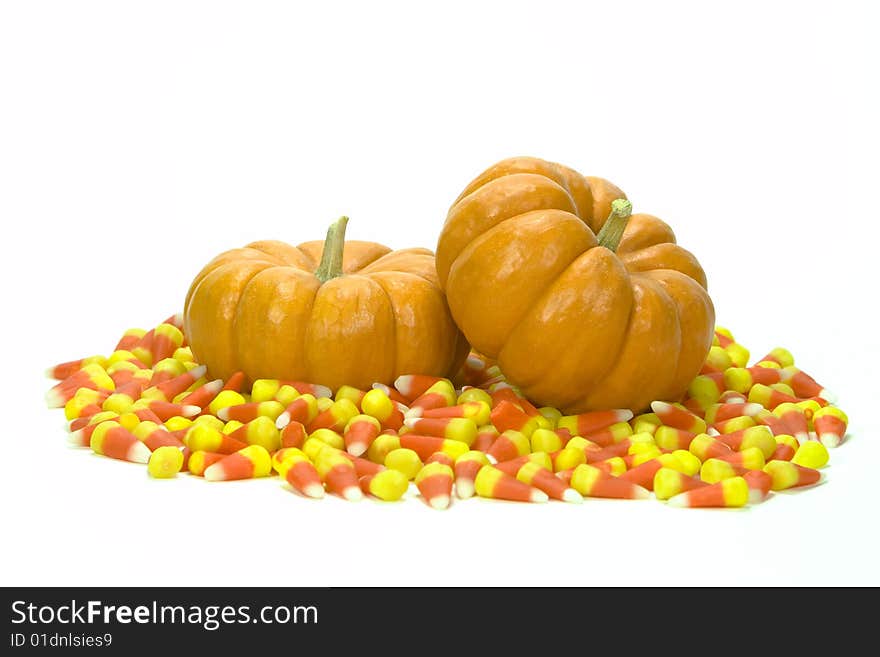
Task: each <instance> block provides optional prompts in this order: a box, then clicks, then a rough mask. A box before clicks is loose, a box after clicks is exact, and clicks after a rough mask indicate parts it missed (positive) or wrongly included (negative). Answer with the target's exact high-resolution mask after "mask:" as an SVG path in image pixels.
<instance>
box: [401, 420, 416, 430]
mask: <svg viewBox="0 0 880 657" xmlns="http://www.w3.org/2000/svg"><path fill="white" fill-rule="evenodd" d="M418 421H419V418H417V417H404V418H403V423H404V424H405V425H406V426H408V427H409V428H410V429H412V428H413V427H414V426H415V425H416V422H418Z"/></svg>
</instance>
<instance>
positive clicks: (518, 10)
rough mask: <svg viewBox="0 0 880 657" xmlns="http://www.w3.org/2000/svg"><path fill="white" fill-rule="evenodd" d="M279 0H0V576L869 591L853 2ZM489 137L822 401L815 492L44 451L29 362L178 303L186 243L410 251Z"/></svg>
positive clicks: (6, 580)
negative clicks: (684, 263)
mask: <svg viewBox="0 0 880 657" xmlns="http://www.w3.org/2000/svg"><path fill="white" fill-rule="evenodd" d="M299 4H300V3H286V2H278V3H270V2H247V3H244V2H242V3H226V2H204V3H199V2H179V1H177V2H153V3H147V4H144V3H125V2H80V3H67V2H58V3H49V2H8V3H3V5H2V8H0V218H2V224H3V232H4V238H3V245H4V248H3V251H2V253H3V257H2V259H0V263H2V265H0V266H2V268H3V271H2V277H3V281H4V287H3V294H4V296H5V298H6V299H5V303H6V312H4V313H3V321H2V331H3V337H2V340H3V344H5V345H6V352H5V357H4V373H3V376H2V377H0V381H2V383H0V385H2V396H0V399H2V400H3V402H2V403H3V417H4V425H3V428H4V430H3V437H2V440H0V459H2V464H3V468H2V477H0V487H2V488H0V492H2V497H0V500H2V501H0V514H2V515H0V522H2V526H3V534H4V539H3V541H2V542H0V551H2V558H0V584H6V585H10V584H23V585H44V584H114V585H115V584H123V585H137V584H159V585H162V584H188V585H196V584H235V585H244V584H255V585H267V584H292V585H298V584H303V585H342V584H349V585H385V584H404V585H423V584H441V585H442V584H480V585H488V584H499V585H504V584H518V585H522V584H526V585H532V584H581V585H585V584H611V585H614V584H620V585H625V584H642V585H643V584H873V585H877V584H880V566H878V563H880V561H878V560H877V558H876V555H877V554H878V551H880V535H878V531H880V530H878V524H877V509H878V503H880V500H878V495H877V491H878V485H877V479H876V472H877V468H878V467H880V460H878V459H880V448H878V444H880V441H878V437H877V435H876V433H877V428H878V424H877V419H876V418H877V395H878V394H880V390H878V386H877V373H876V372H875V370H876V369H877V368H878V362H877V357H878V355H880V348H878V346H880V338H878V336H877V326H878V319H880V317H878V311H877V301H876V299H877V292H876V289H875V288H876V285H877V283H878V276H877V274H876V270H875V267H876V260H877V246H876V243H877V236H878V228H877V222H878V219H880V217H878V214H880V213H878V211H877V182H876V181H877V172H878V158H877V153H878V130H877V120H876V117H877V116H878V115H880V104H878V92H877V89H878V87H877V83H876V62H877V61H880V52H878V46H877V40H876V34H875V33H876V29H877V25H878V23H877V13H876V8H875V7H874V6H872V3H869V2H836V3H834V4H833V5H825V4H813V3H806V2H803V3H782V2H766V1H764V2H754V3H752V2H741V3H738V4H737V5H735V6H733V5H729V6H721V5H717V4H707V3H699V2H693V3H649V2H638V3H637V2H615V3H585V2H554V1H550V0H542V1H541V2H503V3H501V2H473V1H472V2H445V3H436V4H435V5H434V6H433V8H423V7H420V6H418V5H417V4H416V3H403V2H400V3H388V2H370V3H353V2H352V3H335V2H321V3H309V7H308V8H303V7H299V6H297V5H299ZM832 6H833V9H831V8H830V7H832ZM520 154H528V155H535V156H539V157H544V158H546V159H551V160H557V161H560V162H563V163H566V164H569V165H570V166H573V167H575V168H577V169H579V170H581V171H583V172H585V173H590V174H594V175H600V176H603V177H607V178H609V179H611V180H613V181H615V182H616V183H617V184H618V185H620V186H621V187H622V188H623V189H624V190H625V191H626V192H627V194H628V195H629V197H630V198H631V199H632V200H633V202H634V205H635V208H636V210H637V211H638V210H642V211H646V212H650V213H653V214H656V215H658V216H660V217H663V218H665V219H666V220H667V221H669V222H670V223H672V224H673V226H674V227H675V229H676V233H677V235H678V238H679V241H680V243H682V244H683V245H684V246H685V247H687V248H690V249H691V250H693V251H694V252H695V253H696V254H697V255H698V256H699V257H700V259H701V261H702V263H703V265H704V266H705V268H706V270H707V273H708V275H709V284H710V292H711V293H712V295H713V297H714V300H715V305H716V309H717V314H718V321H719V323H720V324H723V325H725V326H728V327H729V328H731V329H732V330H733V331H734V333H735V335H736V336H737V338H739V340H740V341H741V342H742V343H744V344H745V345H746V346H748V347H750V348H751V349H752V352H753V355H755V356H759V355H761V354H762V353H764V352H765V351H766V350H768V349H769V348H771V347H773V346H776V345H778V344H781V345H784V346H786V347H788V348H789V349H790V350H791V351H792V352H793V353H794V354H795V356H796V358H797V361H798V364H799V365H801V366H802V367H803V368H804V369H805V370H807V371H808V372H810V373H812V374H813V375H814V376H816V377H817V378H818V379H820V380H821V381H822V382H823V383H824V384H825V385H826V386H828V387H829V388H832V389H834V390H835V391H837V392H838V394H839V397H840V400H841V405H842V407H843V408H844V409H845V410H847V412H848V413H849V414H850V418H851V437H850V440H849V441H848V442H847V443H846V444H844V445H843V446H842V447H840V448H839V449H837V450H835V451H833V452H832V461H831V466H830V467H829V468H828V469H827V470H826V474H827V477H828V481H827V483H826V484H824V485H822V486H821V487H819V488H817V489H815V490H811V491H809V492H802V493H800V494H796V495H795V494H789V495H777V496H775V497H774V498H773V499H772V500H770V501H768V502H767V503H766V504H765V505H763V506H758V507H754V508H751V509H748V510H745V511H740V512H724V511H721V512H717V511H712V512H708V511H706V512H704V511H686V510H677V509H671V508H665V507H664V506H663V505H660V504H657V503H653V502H644V503H635V502H631V503H627V502H624V503H620V502H613V501H606V502H602V501H588V502H587V503H585V504H583V505H582V506H579V507H575V506H568V505H563V504H549V505H535V506H526V505H515V504H505V503H492V502H483V501H471V502H467V503H459V504H456V505H454V507H453V508H452V509H450V510H449V511H448V512H445V513H438V512H433V511H431V510H429V509H428V508H426V507H425V506H424V505H422V504H420V503H418V502H417V501H415V500H410V501H409V502H407V503H403V504H399V505H382V504H378V503H372V502H361V503H358V504H348V503H344V502H342V501H340V500H336V499H327V500H324V501H323V502H320V503H313V502H309V501H307V500H304V499H302V498H299V497H297V496H295V495H293V494H292V493H289V492H286V491H283V490H281V485H280V484H279V483H278V482H277V480H273V481H255V482H240V483H230V484H206V483H205V482H203V481H201V480H196V479H194V478H191V477H186V476H182V477H179V478H178V479H177V480H175V481H153V480H149V479H148V478H147V476H146V473H145V471H144V470H143V469H140V468H139V467H138V466H133V465H129V464H124V463H117V462H111V461H109V460H107V459H102V458H99V457H95V456H92V455H90V454H89V453H87V452H78V451H75V450H71V449H69V448H67V446H66V442H65V434H64V432H63V430H62V429H61V426H62V417H61V413H60V412H59V411H52V412H50V411H47V410H46V409H45V408H44V406H43V402H42V396H43V393H44V391H45V389H46V388H47V386H48V385H49V382H48V381H46V380H45V379H43V378H42V375H41V373H42V371H43V369H44V368H45V367H46V366H47V365H49V364H52V363H54V362H56V361H62V360H67V359H70V358H75V357H79V356H84V355H88V354H92V353H96V352H109V351H110V350H111V349H112V347H113V345H114V344H115V341H116V339H117V337H118V336H119V334H121V332H122V331H123V330H124V329H126V328H128V327H130V326H143V327H149V326H152V325H154V324H155V323H156V322H158V321H161V320H162V319H163V318H165V317H166V316H168V315H169V314H171V313H173V312H175V311H178V310H181V309H182V300H183V296H184V294H185V292H186V289H187V287H188V285H189V282H190V280H191V278H192V276H193V275H194V274H195V273H196V272H197V271H198V270H199V269H200V267H201V266H202V264H204V262H206V261H207V260H208V259H210V258H211V257H212V256H213V255H215V254H216V253H217V252H219V251H222V250H225V249H227V248H230V247H232V246H237V245H240V244H243V243H244V242H246V241H250V240H253V239H260V238H276V239H286V240H289V241H291V242H293V243H297V242H300V241H304V240H308V239H320V238H322V237H323V231H324V226H325V225H326V224H327V222H328V221H330V220H331V219H333V218H335V217H337V216H339V215H340V214H343V213H344V214H348V215H349V216H350V217H351V223H350V226H349V236H350V237H351V238H355V239H374V240H377V241H382V242H384V243H387V244H388V245H390V246H392V247H406V246H415V245H420V246H428V247H432V248H433V246H434V245H435V243H436V238H437V236H438V234H439V230H440V227H441V225H442V222H443V219H444V217H445V213H446V210H447V208H448V206H449V204H450V203H451V201H452V200H453V199H454V198H455V197H456V196H457V194H458V193H459V191H460V190H461V189H462V188H463V186H464V185H465V184H466V183H467V182H468V181H469V180H470V179H471V178H472V177H473V176H474V175H476V174H477V173H478V172H480V171H481V170H482V169H483V168H485V167H486V166H488V165H489V164H491V163H493V162H494V161H495V160H498V159H500V158H503V157H507V156H510V155H520ZM758 352H761V353H758ZM307 554H318V555H320V556H321V558H320V559H318V560H317V561H316V560H313V559H312V560H310V561H309V562H308V563H310V564H316V563H317V564H323V565H322V567H320V568H314V567H307V566H305V565H298V564H303V563H304V562H303V561H301V559H302V557H303V556H304V555H307Z"/></svg>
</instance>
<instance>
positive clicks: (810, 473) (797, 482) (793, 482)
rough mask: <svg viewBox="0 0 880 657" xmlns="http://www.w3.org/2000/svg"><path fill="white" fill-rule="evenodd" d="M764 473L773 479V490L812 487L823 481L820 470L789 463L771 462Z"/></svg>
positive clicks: (765, 467)
mask: <svg viewBox="0 0 880 657" xmlns="http://www.w3.org/2000/svg"><path fill="white" fill-rule="evenodd" d="M764 472H766V473H767V474H769V475H770V476H771V477H772V478H773V484H772V488H773V490H785V489H787V488H797V487H800V486H811V485H812V484H816V483H818V482H820V481H821V480H822V473H821V472H819V471H818V470H814V469H813V468H806V467H804V466H802V465H797V464H795V463H790V462H788V461H770V462H769V463H768V464H767V465H765V466H764Z"/></svg>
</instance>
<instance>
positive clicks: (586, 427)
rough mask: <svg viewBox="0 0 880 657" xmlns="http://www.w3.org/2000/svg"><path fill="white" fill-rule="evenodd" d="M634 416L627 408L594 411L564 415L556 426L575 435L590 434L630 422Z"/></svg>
mask: <svg viewBox="0 0 880 657" xmlns="http://www.w3.org/2000/svg"><path fill="white" fill-rule="evenodd" d="M632 417H633V413H632V411H630V410H629V409H625V408H624V409H616V410H612V411H594V412H592V413H581V414H580V415H563V416H562V417H560V418H559V420H558V422H557V423H556V426H557V427H559V428H560V429H568V430H569V431H570V432H571V434H572V435H573V436H589V435H590V434H595V433H598V432H600V431H602V430H603V429H606V428H608V427H610V426H612V425H615V424H618V423H621V422H629V421H630V420H631V419H632ZM596 442H598V441H596Z"/></svg>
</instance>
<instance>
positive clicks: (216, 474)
mask: <svg viewBox="0 0 880 657" xmlns="http://www.w3.org/2000/svg"><path fill="white" fill-rule="evenodd" d="M190 460H192V457H190ZM271 472H272V457H271V456H269V452H267V451H266V448H265V447H262V446H260V445H248V446H247V447H245V448H243V449H240V450H239V451H237V452H235V453H234V454H229V455H228V456H225V457H224V458H222V459H220V460H219V461H217V462H216V463H214V464H213V465H210V466H208V468H206V469H205V472H204V477H205V479H206V480H207V481H231V480H233V479H252V478H257V477H267V476H269V474H270V473H271Z"/></svg>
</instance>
